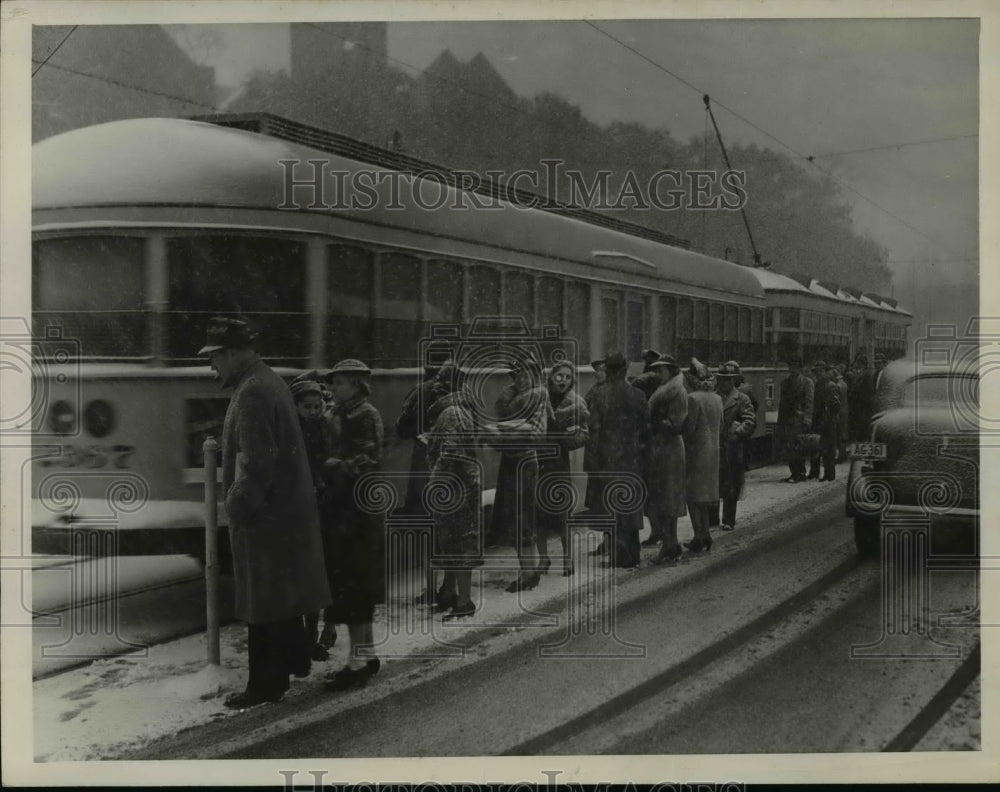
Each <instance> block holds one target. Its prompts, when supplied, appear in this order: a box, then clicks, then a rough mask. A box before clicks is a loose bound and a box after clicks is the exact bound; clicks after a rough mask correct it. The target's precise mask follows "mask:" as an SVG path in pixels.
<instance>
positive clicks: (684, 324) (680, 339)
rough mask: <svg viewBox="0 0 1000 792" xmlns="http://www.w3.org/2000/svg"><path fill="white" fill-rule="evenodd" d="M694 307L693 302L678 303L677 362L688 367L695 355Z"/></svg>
mask: <svg viewBox="0 0 1000 792" xmlns="http://www.w3.org/2000/svg"><path fill="white" fill-rule="evenodd" d="M693 339H694V306H693V305H692V303H691V300H686V299H680V300H678V301H677V362H678V363H680V364H681V365H682V366H684V365H687V363H688V362H689V361H690V360H691V356H692V355H694V340H693Z"/></svg>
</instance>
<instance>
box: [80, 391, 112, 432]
mask: <svg viewBox="0 0 1000 792" xmlns="http://www.w3.org/2000/svg"><path fill="white" fill-rule="evenodd" d="M83 426H84V428H85V429H86V430H87V431H88V432H89V433H90V434H91V435H93V436H94V437H104V436H105V435H106V434H108V433H109V432H110V431H111V430H112V429H114V428H115V408H114V407H112V406H111V403H110V402H106V401H105V400H104V399H94V401H92V402H90V403H89V404H88V405H87V407H86V408H85V409H84V411H83Z"/></svg>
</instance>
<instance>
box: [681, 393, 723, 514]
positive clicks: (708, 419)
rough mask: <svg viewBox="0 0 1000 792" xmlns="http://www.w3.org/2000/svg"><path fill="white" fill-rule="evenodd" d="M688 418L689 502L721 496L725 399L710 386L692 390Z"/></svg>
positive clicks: (708, 501) (710, 499)
mask: <svg viewBox="0 0 1000 792" xmlns="http://www.w3.org/2000/svg"><path fill="white" fill-rule="evenodd" d="M687 399H688V402H687V417H686V418H685V419H684V455H685V462H686V466H687V499H688V502H689V503H716V502H717V501H718V500H719V437H720V436H721V434H722V399H721V398H719V394H718V393H715V392H714V391H710V390H696V391H692V392H691V393H689V394H688V397H687Z"/></svg>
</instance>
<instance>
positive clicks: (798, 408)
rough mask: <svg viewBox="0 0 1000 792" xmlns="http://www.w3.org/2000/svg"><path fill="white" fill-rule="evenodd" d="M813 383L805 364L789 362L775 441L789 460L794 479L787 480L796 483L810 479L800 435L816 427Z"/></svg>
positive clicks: (796, 359)
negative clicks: (804, 367) (813, 418)
mask: <svg viewBox="0 0 1000 792" xmlns="http://www.w3.org/2000/svg"><path fill="white" fill-rule="evenodd" d="M812 411H813V381H812V380H811V379H809V378H808V377H807V376H806V375H805V374H803V373H802V361H801V360H799V359H798V358H794V359H792V360H790V361H788V376H787V377H786V378H785V380H784V381H783V382H782V383H781V395H780V397H779V400H778V423H777V425H776V426H775V431H774V434H775V442H776V443H777V444H778V448H779V449H780V452H781V453H782V455H783V456H784V457H785V459H787V460H788V470H789V472H790V474H791V475H790V476H789V477H788V478H787V479H785V481H788V482H791V483H793V484H794V483H796V482H799V481H805V480H806V462H805V456H804V455H803V453H802V451H801V450H800V446H799V435H801V434H803V433H806V432H808V431H809V429H810V428H811V426H812Z"/></svg>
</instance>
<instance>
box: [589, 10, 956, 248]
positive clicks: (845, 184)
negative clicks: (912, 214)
mask: <svg viewBox="0 0 1000 792" xmlns="http://www.w3.org/2000/svg"><path fill="white" fill-rule="evenodd" d="M583 21H584V23H585V24H587V25H589V26H590V27H592V28H593V29H594V30H596V31H597V32H598V33H600V34H601V35H603V36H606V37H607V38H609V39H611V40H612V41H614V42H615V43H617V44H619V45H620V46H622V47H624V48H625V49H627V50H628V51H629V52H632V53H634V54H635V55H636V56H638V57H639V58H642V60H644V61H646V63H648V64H650V65H651V66H653V67H655V68H656V69H659V70H660V71H661V72H663V73H664V74H667V75H669V76H671V77H673V78H674V79H675V80H677V81H678V82H680V83H681V84H683V85H685V86H687V87H688V88H690V89H691V90H693V91H695V92H696V93H698V94H700V95H702V96H704V95H705V91H703V90H701V89H700V88H698V87H697V86H696V85H694V84H693V83H691V82H689V81H688V80H685V79H684V78H683V77H681V76H680V75H679V74H675V73H674V72H672V71H670V69H668V68H667V67H666V66H663V65H662V64H660V63H657V62H656V61H654V60H653V59H652V58H650V57H649V56H647V55H645V54H644V53H642V52H640V51H639V50H637V49H636V48H635V47H632V46H630V45H628V44H626V43H625V42H624V41H622V40H621V39H619V38H618V37H617V36H614V35H612V34H611V33H609V32H608V31H606V30H604V29H603V28H600V27H598V26H597V25H595V24H594V23H593V22H591V21H589V20H583ZM712 101H713V102H715V104H716V105H718V106H719V107H721V108H722V109H723V110H725V111H727V112H728V113H730V114H731V115H733V116H734V117H735V118H737V119H739V120H740V121H742V122H743V123H744V124H746V125H747V126H749V127H751V128H752V129H755V130H757V131H758V132H760V134H762V135H764V136H765V137H767V138H769V139H770V140H773V141H774V142H775V143H777V144H778V145H779V146H781V147H782V148H784V149H787V150H788V151H790V152H792V154H794V155H795V156H796V157H799V158H801V159H804V160H806V161H807V162H809V163H810V164H811V165H812V166H813V167H814V168H816V169H817V170H818V171H820V173H823V174H825V175H826V176H827V177H829V178H830V179H832V180H833V181H835V182H836V183H837V184H839V185H840V186H842V187H844V188H845V189H847V190H850V191H851V192H852V193H854V194H855V195H857V196H858V197H859V198H861V199H862V200H864V201H867V202H868V203H870V204H871V205H872V206H874V207H875V208H876V209H878V210H879V211H881V212H883V213H885V214H886V215H888V216H889V217H891V218H893V219H894V220H895V221H896V222H898V223H900V224H901V225H904V226H906V227H907V228H908V229H910V230H911V231H913V232H914V233H915V234H917V235H919V236H921V237H923V238H924V239H926V240H927V241H929V242H932V243H933V244H935V245H936V246H938V247H939V248H941V249H942V250H946V251H947V248H945V247H944V246H943V245H942V244H941V243H940V242H938V241H937V240H936V239H934V238H933V237H931V236H928V235H927V234H925V233H924V232H923V231H921V230H920V229H919V228H917V227H916V226H914V225H911V224H910V223H908V222H907V221H906V220H904V219H903V218H902V217H900V216H899V215H897V214H895V213H894V212H892V211H890V210H889V209H886V208H885V207H884V206H882V205H881V204H879V203H878V202H876V201H875V200H873V199H871V198H869V197H868V196H867V195H865V194H864V193H862V192H861V191H860V190H858V189H857V188H856V187H854V186H853V185H851V184H849V183H848V182H845V181H844V180H843V179H840V178H838V177H837V176H835V175H834V174H833V173H831V172H830V171H828V170H826V169H825V168H821V167H820V166H819V165H817V164H816V162H815V158H810V157H809V156H808V155H806V154H803V153H802V152H800V151H798V150H796V149H795V148H793V147H792V146H790V145H788V144H787V143H785V142H784V141H783V140H781V139H780V138H778V137H776V136H775V135H773V134H772V133H770V132H768V131H767V130H766V129H763V128H762V127H759V126H758V125H757V124H755V123H754V122H753V121H751V120H750V119H749V118H747V117H746V116H744V115H742V114H741V113H739V112H737V111H736V110H734V109H733V108H731V107H728V106H727V105H725V104H723V103H722V102H719V101H718V100H716V99H713V100H712ZM947 252H951V251H947Z"/></svg>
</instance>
